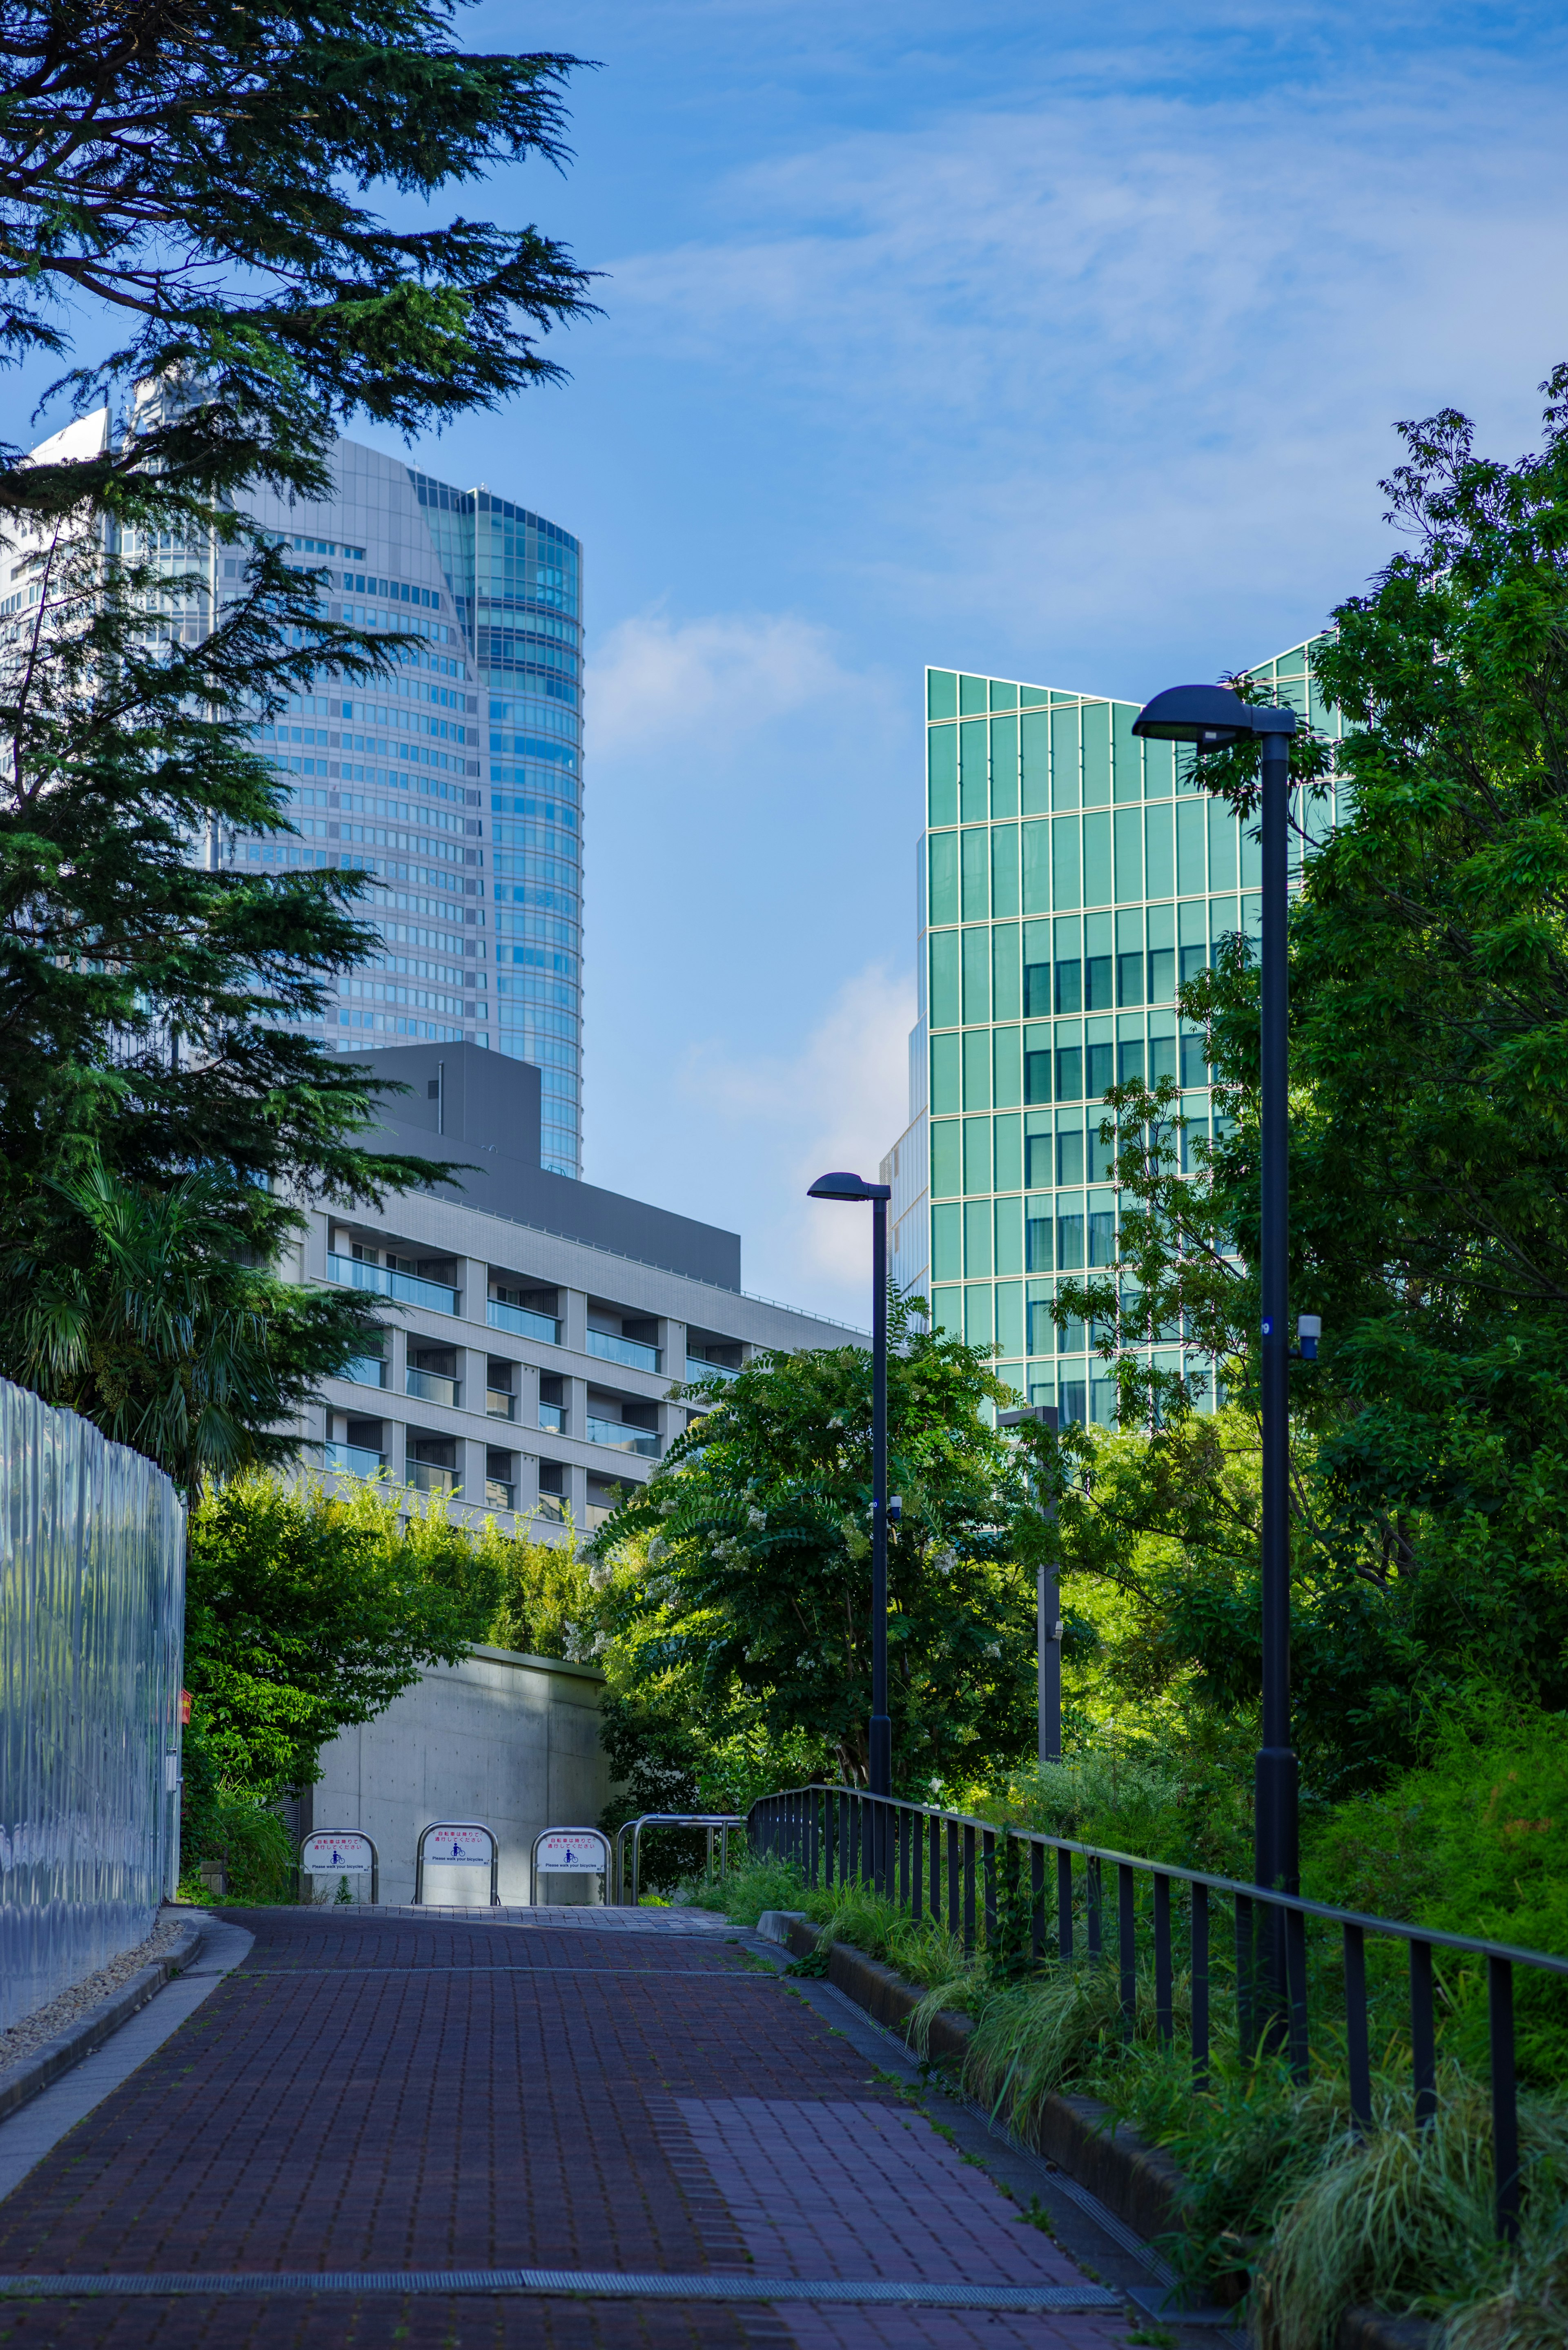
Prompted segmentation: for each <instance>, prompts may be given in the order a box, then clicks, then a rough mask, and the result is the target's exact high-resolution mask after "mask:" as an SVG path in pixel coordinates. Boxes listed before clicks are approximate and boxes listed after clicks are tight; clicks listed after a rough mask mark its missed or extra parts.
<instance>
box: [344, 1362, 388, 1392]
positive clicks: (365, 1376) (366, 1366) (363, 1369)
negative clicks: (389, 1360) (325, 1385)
mask: <svg viewBox="0 0 1568 2350" xmlns="http://www.w3.org/2000/svg"><path fill="white" fill-rule="evenodd" d="M337 1376H338V1378H340V1379H348V1380H349V1381H350V1382H351V1384H352V1385H353V1386H355V1387H357V1388H384V1387H385V1386H386V1384H387V1366H386V1364H385V1363H384V1362H383V1361H382V1359H381V1357H380V1356H379V1355H356V1356H355V1357H354V1359H353V1361H352V1362H351V1363H345V1364H344V1366H343V1368H342V1369H341V1370H340V1371H339V1372H338V1374H337Z"/></svg>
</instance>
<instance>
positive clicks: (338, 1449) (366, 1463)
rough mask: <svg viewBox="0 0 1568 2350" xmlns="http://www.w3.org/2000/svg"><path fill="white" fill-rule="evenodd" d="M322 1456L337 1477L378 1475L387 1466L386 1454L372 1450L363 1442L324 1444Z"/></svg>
mask: <svg viewBox="0 0 1568 2350" xmlns="http://www.w3.org/2000/svg"><path fill="white" fill-rule="evenodd" d="M322 1457H323V1459H324V1461H325V1462H326V1465H327V1468H328V1470H330V1471H331V1472H332V1473H333V1475H335V1476H337V1477H379V1476H381V1475H382V1474H383V1473H384V1471H385V1470H386V1466H387V1456H386V1454H385V1453H384V1452H372V1451H370V1449H369V1445H365V1444H326V1445H323V1447H322Z"/></svg>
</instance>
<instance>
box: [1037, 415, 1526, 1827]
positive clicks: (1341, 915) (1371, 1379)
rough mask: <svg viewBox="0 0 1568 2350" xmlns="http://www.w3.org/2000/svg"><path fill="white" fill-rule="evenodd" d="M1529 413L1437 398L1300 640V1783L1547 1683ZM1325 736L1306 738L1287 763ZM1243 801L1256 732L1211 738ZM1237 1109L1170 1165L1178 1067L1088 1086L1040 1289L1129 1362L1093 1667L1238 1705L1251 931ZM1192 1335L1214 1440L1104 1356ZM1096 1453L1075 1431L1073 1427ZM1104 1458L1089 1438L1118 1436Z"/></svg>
mask: <svg viewBox="0 0 1568 2350" xmlns="http://www.w3.org/2000/svg"><path fill="white" fill-rule="evenodd" d="M1546 391H1547V397H1548V406H1547V411H1546V429H1545V436H1544V442H1543V446H1542V451H1541V452H1539V453H1536V454H1532V455H1530V456H1527V457H1525V458H1523V459H1521V460H1520V461H1519V462H1517V463H1513V464H1504V463H1497V462H1494V461H1490V460H1483V459H1481V458H1479V457H1477V456H1476V454H1475V452H1474V449H1473V443H1472V436H1471V431H1470V427H1469V424H1468V423H1467V421H1465V419H1463V418H1462V417H1460V416H1459V415H1457V414H1455V413H1453V412H1451V411H1446V412H1444V413H1443V414H1441V415H1439V416H1438V417H1436V418H1433V419H1431V420H1428V421H1427V422H1425V423H1421V424H1410V425H1407V426H1405V427H1403V428H1402V430H1403V432H1404V435H1405V439H1406V442H1407V450H1408V452H1409V456H1408V462H1407V463H1406V464H1405V465H1403V466H1402V467H1401V468H1400V469H1399V470H1398V472H1397V473H1396V474H1395V475H1394V477H1393V479H1392V480H1391V481H1390V482H1389V483H1388V484H1386V485H1385V486H1386V490H1387V492H1388V494H1389V497H1390V520H1391V521H1393V522H1395V523H1397V525H1400V526H1401V527H1402V528H1403V529H1404V530H1405V531H1406V532H1407V534H1408V535H1409V536H1410V537H1411V539H1412V541H1413V546H1412V547H1411V548H1410V550H1409V551H1407V552H1401V553H1399V554H1397V555H1396V556H1395V557H1394V558H1393V560H1392V561H1391V562H1390V563H1389V564H1388V565H1387V566H1386V568H1385V570H1384V571H1383V572H1382V573H1381V574H1380V576H1379V577H1378V579H1377V580H1376V583H1375V585H1374V587H1373V588H1372V590H1371V592H1369V593H1368V594H1367V595H1366V596H1361V597H1355V598H1349V599H1347V600H1346V601H1345V603H1343V604H1342V605H1340V606H1339V607H1338V608H1336V610H1335V612H1334V635H1333V637H1332V638H1331V639H1327V640H1326V641H1325V642H1324V644H1323V645H1321V646H1320V647H1319V648H1318V650H1317V651H1316V654H1315V656H1314V666H1315V670H1316V674H1317V677H1318V680H1319V682H1320V684H1321V686H1322V687H1323V689H1324V691H1326V693H1327V694H1328V695H1329V696H1330V697H1331V698H1332V700H1333V702H1334V703H1335V704H1336V705H1337V707H1338V709H1339V710H1340V712H1342V713H1343V715H1344V717H1345V720H1346V721H1347V722H1348V724H1349V730H1350V731H1349V732H1348V733H1347V734H1346V736H1345V741H1344V742H1343V743H1340V744H1338V745H1337V746H1335V749H1334V754H1333V755H1334V761H1335V764H1336V766H1337V769H1338V771H1339V775H1340V776H1341V779H1342V792H1343V795H1344V800H1343V806H1342V815H1341V820H1340V823H1339V826H1338V828H1337V830H1336V831H1335V832H1334V836H1333V837H1332V838H1331V839H1330V840H1329V841H1328V842H1327V843H1326V845H1324V847H1321V848H1319V849H1318V850H1317V851H1316V852H1315V853H1314V854H1313V855H1312V856H1310V857H1309V858H1308V859H1307V861H1306V865H1305V869H1304V876H1303V889H1302V892H1301V896H1300V899H1299V902H1298V903H1297V904H1296V905H1295V907H1294V908H1293V914H1292V923H1291V995H1292V1014H1291V1017H1292V1052H1291V1071H1292V1100H1291V1194H1292V1234H1291V1239H1292V1262H1291V1297H1292V1313H1293V1314H1294V1313H1296V1312H1298V1311H1311V1312H1315V1313H1318V1314H1320V1315H1322V1316H1323V1319H1324V1334H1325V1336H1324V1347H1323V1351H1322V1358H1321V1360H1320V1361H1319V1362H1318V1363H1317V1364H1316V1365H1314V1366H1307V1365H1304V1364H1298V1365H1295V1366H1293V1372H1292V1411H1293V1454H1292V1474H1293V1487H1292V1498H1293V1674H1294V1681H1295V1692H1296V1716H1295V1718H1296V1723H1297V1731H1298V1736H1299V1738H1300V1740H1301V1742H1302V1743H1303V1750H1304V1751H1305V1752H1306V1755H1307V1759H1308V1766H1309V1772H1311V1773H1313V1774H1314V1778H1315V1783H1316V1787H1317V1791H1318V1792H1319V1793H1320V1794H1322V1793H1332V1792H1338V1791H1341V1790H1344V1789H1349V1788H1354V1787H1356V1786H1366V1785H1371V1784H1374V1783H1376V1782H1377V1781H1378V1780H1379V1779H1380V1778H1381V1777H1382V1776H1383V1775H1384V1774H1385V1773H1386V1771H1387V1770H1388V1769H1389V1768H1390V1767H1392V1766H1394V1765H1396V1764H1397V1763H1400V1762H1402V1761H1407V1760H1409V1759H1411V1758H1412V1757H1413V1756H1415V1755H1416V1754H1417V1753H1419V1752H1422V1751H1424V1749H1425V1747H1426V1745H1427V1744H1428V1741H1429V1738H1430V1736H1431V1735H1432V1734H1433V1731H1434V1730H1435V1728H1436V1727H1437V1726H1438V1725H1439V1724H1440V1722H1441V1720H1442V1718H1443V1714H1444V1711H1445V1709H1446V1708H1447V1707H1448V1706H1449V1704H1451V1702H1452V1701H1453V1700H1454V1697H1455V1694H1456V1692H1457V1691H1459V1690H1461V1689H1462V1688H1463V1687H1465V1686H1466V1685H1467V1684H1468V1682H1469V1680H1470V1679H1471V1677H1472V1676H1473V1675H1475V1674H1476V1673H1480V1674H1482V1675H1485V1676H1488V1677H1490V1678H1491V1679H1495V1680H1496V1681H1497V1682H1499V1683H1500V1684H1501V1685H1502V1686H1505V1687H1507V1688H1510V1689H1511V1690H1515V1691H1516V1692H1518V1693H1520V1694H1521V1695H1523V1696H1526V1697H1529V1698H1532V1699H1534V1700H1539V1701H1541V1702H1542V1703H1544V1704H1545V1705H1547V1706H1548V1707H1549V1708H1552V1709H1553V1710H1561V1709H1562V1708H1563V1707H1564V1706H1565V1705H1568V1570H1565V1569H1564V1566H1563V1558H1564V1555H1565V1550H1564V1535H1565V1534H1568V1450H1565V1447H1564V1443H1563V1432H1562V1431H1563V1427H1564V1425H1565V1424H1568V1357H1565V1351H1564V1345H1563V1340H1564V1336H1565V1319H1568V1193H1565V1187H1564V1180H1563V1166H1564V1163H1565V1160H1564V1148H1563V1145H1564V1128H1565V1123H1568V1075H1565V1071H1568V1059H1565V1057H1564V1053H1563V1035H1564V1027H1563V1021H1564V1009H1565V1006H1568V932H1565V906H1568V898H1565V896H1564V877H1565V876H1568V751H1565V749H1564V745H1565V743H1568V666H1565V665H1564V662H1563V643H1564V641H1565V632H1568V369H1558V370H1557V371H1556V372H1555V373H1554V374H1553V376H1552V379H1551V380H1550V381H1549V383H1548V385H1547V386H1546ZM1329 757H1330V751H1329V747H1328V746H1327V745H1325V744H1324V743H1317V742H1314V740H1312V739H1311V737H1310V736H1309V737H1307V738H1306V739H1304V740H1303V743H1301V745H1300V748H1299V750H1298V753H1297V773H1298V775H1299V777H1300V779H1301V780H1302V781H1303V783H1305V784H1306V785H1308V786H1309V787H1310V786H1311V785H1313V784H1314V783H1315V782H1316V781H1318V780H1319V779H1321V777H1322V775H1324V771H1325V768H1326V766H1327V763H1328V760H1329ZM1202 779H1203V781H1204V782H1205V784H1206V785H1207V786H1208V787H1209V788H1210V790H1212V791H1215V792H1218V793H1220V794H1222V795H1224V796H1226V797H1227V798H1228V799H1229V800H1230V801H1231V805H1232V806H1235V807H1236V808H1237V809H1238V810H1239V811H1240V812H1241V814H1242V815H1243V816H1249V817H1250V816H1251V814H1252V812H1253V810H1254V807H1255V795H1256V776H1255V760H1254V758H1253V755H1252V754H1251V752H1250V751H1249V750H1241V751H1238V752H1235V753H1231V754H1226V755H1225V756H1224V757H1223V758H1216V759H1213V760H1210V761H1208V762H1206V763H1204V770H1203V776H1202ZM1182 1008H1183V1010H1184V1011H1185V1012H1186V1013H1187V1014H1188V1015H1189V1017H1192V1018H1196V1019H1199V1020H1202V1021H1203V1022H1204V1023H1205V1024H1207V1026H1208V1029H1209V1034H1210V1056H1211V1059H1212V1061H1213V1063H1214V1065H1215V1068H1216V1073H1217V1076H1218V1077H1219V1079H1220V1097H1219V1098H1220V1107H1221V1108H1222V1109H1223V1110H1224V1111H1225V1112H1226V1113H1227V1114H1228V1122H1227V1123H1222V1125H1221V1128H1220V1136H1221V1139H1220V1140H1219V1141H1218V1142H1217V1143H1216V1144H1215V1146H1214V1147H1213V1149H1212V1151H1211V1152H1210V1151H1208V1150H1206V1149H1199V1153H1198V1159H1199V1173H1198V1176H1197V1179H1196V1180H1193V1179H1191V1178H1184V1177H1183V1176H1182V1175H1181V1174H1180V1173H1179V1168H1178V1163H1177V1152H1176V1149H1175V1141H1174V1128H1175V1125H1176V1118H1177V1105H1176V1100H1175V1095H1174V1089H1173V1088H1171V1087H1168V1086H1166V1087H1161V1088H1158V1089H1157V1090H1156V1091H1155V1092H1154V1093H1152V1094H1151V1093H1147V1092H1146V1091H1144V1090H1143V1089H1142V1088H1122V1089H1120V1090H1119V1091H1117V1092H1116V1093H1114V1094H1113V1095H1111V1096H1110V1097H1108V1104H1107V1107H1108V1113H1109V1115H1108V1118H1107V1126H1108V1127H1109V1128H1114V1130H1115V1133H1116V1139H1117V1141H1118V1145H1119V1156H1118V1175H1119V1178H1120V1180H1121V1181H1122V1183H1123V1186H1124V1193H1123V1197H1124V1214H1123V1220H1122V1241H1121V1249H1122V1262H1121V1263H1119V1264H1118V1265H1117V1266H1116V1268H1115V1269H1114V1272H1113V1273H1112V1274H1110V1275H1109V1276H1107V1277H1106V1278H1104V1279H1101V1280H1098V1281H1096V1282H1088V1283H1085V1284H1079V1285H1077V1286H1076V1287H1075V1288H1074V1289H1071V1290H1069V1291H1067V1292H1065V1293H1064V1295H1063V1296H1062V1297H1060V1298H1059V1300H1058V1306H1057V1311H1058V1314H1059V1315H1061V1316H1063V1317H1065V1316H1068V1315H1088V1316H1091V1317H1093V1318H1095V1320H1096V1328H1097V1331H1098V1333H1099V1336H1100V1337H1101V1342H1102V1349H1103V1351H1104V1352H1105V1353H1106V1355H1107V1356H1108V1357H1111V1358H1112V1359H1113V1360H1115V1361H1116V1363H1117V1368H1118V1378H1119V1380H1120V1395H1121V1420H1122V1426H1123V1428H1124V1429H1126V1430H1132V1429H1142V1430H1146V1431H1147V1443H1146V1444H1145V1445H1144V1446H1143V1447H1141V1448H1138V1450H1139V1451H1140V1456H1141V1457H1140V1459H1139V1461H1138V1462H1137V1465H1136V1466H1135V1465H1132V1464H1130V1463H1128V1462H1126V1461H1123V1462H1120V1463H1118V1464H1117V1465H1116V1467H1115V1468H1111V1469H1108V1470H1106V1471H1102V1470H1101V1468H1100V1467H1099V1466H1098V1465H1096V1471H1095V1474H1094V1476H1093V1479H1092V1492H1091V1493H1090V1494H1089V1495H1088V1496H1086V1497H1085V1498H1084V1499H1083V1500H1082V1502H1081V1504H1080V1505H1078V1506H1077V1509H1076V1517H1075V1519H1073V1518H1070V1520H1069V1523H1067V1524H1066V1525H1064V1542H1065V1543H1066V1544H1067V1546H1068V1548H1069V1551H1070V1552H1071V1551H1072V1550H1073V1549H1074V1546H1075V1544H1076V1545H1077V1548H1078V1555H1080V1556H1081V1557H1082V1558H1084V1559H1085V1560H1089V1559H1091V1558H1093V1559H1094V1560H1095V1561H1096V1570H1095V1571H1101V1572H1106V1573H1109V1574H1112V1575H1116V1576H1117V1577H1119V1578H1121V1579H1122V1581H1123V1583H1124V1585H1125V1587H1127V1588H1128V1589H1131V1590H1136V1591H1138V1592H1140V1593H1141V1595H1142V1596H1141V1602H1140V1606H1141V1616H1140V1631H1139V1635H1138V1638H1137V1640H1136V1641H1135V1642H1133V1643H1131V1644H1129V1648H1128V1652H1127V1655H1126V1656H1125V1657H1124V1658H1123V1659H1120V1660H1119V1662H1118V1665H1117V1667H1116V1669H1126V1670H1127V1671H1129V1672H1130V1673H1131V1674H1132V1676H1133V1678H1134V1679H1135V1680H1136V1679H1137V1675H1138V1674H1139V1673H1142V1674H1143V1675H1144V1676H1145V1677H1146V1679H1149V1680H1152V1679H1160V1678H1161V1677H1163V1681H1164V1685H1165V1686H1167V1687H1169V1686H1171V1685H1173V1683H1174V1682H1177V1681H1180V1682H1182V1683H1183V1685H1185V1686H1189V1687H1190V1688H1192V1689H1193V1690H1197V1691H1198V1692H1199V1694H1201V1695H1202V1696H1203V1697H1204V1698H1205V1699H1206V1700H1207V1701H1209V1702H1210V1703H1212V1704H1213V1705H1214V1706H1216V1707H1225V1706H1232V1707H1236V1706H1241V1705H1244V1704H1247V1703H1250V1702H1251V1692H1252V1691H1253V1690H1255V1687H1256V1669H1257V1607H1258V1601H1257V1568H1256V1552H1255V1545H1254V1544H1253V1543H1252V1541H1251V1515H1252V1509H1253V1505H1252V1503H1251V1501H1250V1499H1248V1498H1247V1497H1246V1494H1245V1492H1244V1490H1243V1489H1244V1488H1245V1486H1246V1484H1247V1482H1248V1481H1247V1478H1246V1477H1242V1478H1241V1479H1240V1480H1238V1478H1237V1475H1236V1471H1237V1470H1238V1469H1239V1468H1244V1466H1245V1464H1246V1462H1247V1461H1248V1460H1250V1458H1251V1455H1252V1452H1253V1448H1254V1446H1255V1428H1256V1399H1257V1348H1256V1341H1255V1338H1254V1336H1253V1334H1254V1333H1255V1331H1256V1327H1257V1320H1258V1295H1257V1287H1256V1264H1257V1253H1258V1202H1259V1191H1258V1169H1259V1129H1258V1116H1257V1103H1258V1091H1257V1087H1258V1039H1259V1031H1258V998H1257V973H1256V968H1255V966H1254V965H1253V963H1252V962H1251V959H1250V957H1249V956H1248V954H1247V952H1246V951H1245V949H1244V948H1243V947H1242V946H1241V942H1239V941H1238V942H1236V943H1235V944H1234V945H1233V947H1232V948H1231V951H1229V952H1228V953H1227V954H1225V955H1224V956H1223V957H1222V958H1221V959H1220V963H1219V966H1218V968H1217V969H1216V970H1214V971H1213V972H1210V973H1209V974H1207V975H1206V976H1205V978H1204V979H1203V980H1202V981H1201V982H1199V983H1197V984H1195V985H1194V986H1193V987H1192V988H1190V989H1189V990H1186V991H1184V993H1183V998H1182ZM1180 1331H1185V1333H1186V1334H1187V1336H1189V1338H1190V1339H1195V1340H1197V1341H1198V1342H1199V1344H1200V1345H1202V1346H1203V1347H1205V1348H1206V1349H1207V1350H1208V1351H1209V1353H1210V1356H1211V1357H1212V1358H1213V1360H1214V1362H1215V1365H1216V1367H1217V1371H1218V1374H1219V1376H1220V1379H1221V1381H1222V1383H1223V1386H1224V1389H1225V1392H1226V1394H1227V1395H1228V1397H1229V1399H1230V1402H1231V1410H1230V1413H1229V1414H1228V1415H1227V1416H1226V1417H1225V1418H1223V1419H1221V1420H1220V1421H1219V1422H1216V1423H1214V1424H1213V1426H1212V1432H1211V1433H1210V1434H1208V1435H1205V1433H1204V1432H1203V1430H1202V1429H1201V1428H1200V1427H1199V1426H1198V1425H1197V1424H1196V1423H1195V1421H1194V1419H1193V1417H1192V1414H1191V1411H1190V1405H1191V1402H1192V1399H1191V1398H1190V1397H1189V1396H1188V1395H1187V1394H1186V1393H1185V1391H1184V1390H1183V1388H1182V1387H1181V1383H1180V1382H1179V1381H1176V1380H1172V1379H1169V1378H1160V1377H1159V1376H1158V1375H1156V1376H1154V1377H1153V1378H1151V1377H1150V1375H1149V1374H1147V1372H1146V1371H1144V1370H1143V1368H1142V1367H1141V1365H1140V1364H1139V1362H1138V1361H1137V1358H1136V1357H1133V1356H1132V1355H1131V1354H1130V1353H1128V1352H1127V1351H1125V1350H1126V1349H1127V1347H1128V1346H1129V1345H1130V1344H1132V1343H1135V1342H1136V1343H1147V1340H1148V1339H1149V1338H1150V1337H1151V1336H1152V1337H1155V1338H1167V1339H1168V1338H1170V1337H1172V1336H1175V1335H1176V1334H1177V1333H1178V1332H1180ZM1089 1450H1090V1451H1095V1450H1096V1448H1094V1447H1093V1446H1092V1445H1091V1446H1090V1447H1089ZM1104 1450H1105V1448H1103V1447H1101V1448H1099V1450H1098V1452H1096V1463H1098V1461H1099V1459H1100V1457H1101V1455H1103V1453H1104Z"/></svg>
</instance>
